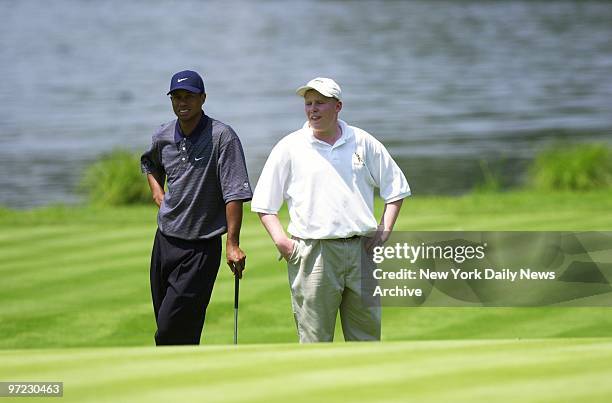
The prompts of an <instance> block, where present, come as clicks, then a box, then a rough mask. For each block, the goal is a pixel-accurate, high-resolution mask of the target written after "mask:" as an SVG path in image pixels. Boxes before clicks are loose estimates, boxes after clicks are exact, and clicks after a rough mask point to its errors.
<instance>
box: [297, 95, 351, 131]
mask: <svg viewBox="0 0 612 403" xmlns="http://www.w3.org/2000/svg"><path fill="white" fill-rule="evenodd" d="M341 109H342V102H340V101H338V100H337V99H336V98H329V97H326V96H324V95H322V94H321V93H319V92H318V91H315V90H308V91H306V94H304V111H305V112H306V117H307V118H308V123H309V124H310V127H311V128H312V129H313V130H314V131H318V132H327V131H329V132H330V133H331V132H332V131H333V133H335V131H336V125H337V120H338V112H340V110H341Z"/></svg>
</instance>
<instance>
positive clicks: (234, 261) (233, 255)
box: [225, 243, 246, 278]
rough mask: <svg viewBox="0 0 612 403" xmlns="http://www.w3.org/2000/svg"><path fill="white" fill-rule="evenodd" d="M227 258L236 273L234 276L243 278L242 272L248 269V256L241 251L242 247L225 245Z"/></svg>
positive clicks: (230, 244)
mask: <svg viewBox="0 0 612 403" xmlns="http://www.w3.org/2000/svg"><path fill="white" fill-rule="evenodd" d="M225 257H226V259H227V265H228V266H229V268H230V269H231V270H232V273H234V276H238V278H242V272H243V271H244V269H245V267H246V255H245V254H244V252H243V251H242V249H240V246H238V245H235V244H232V243H226V245H225Z"/></svg>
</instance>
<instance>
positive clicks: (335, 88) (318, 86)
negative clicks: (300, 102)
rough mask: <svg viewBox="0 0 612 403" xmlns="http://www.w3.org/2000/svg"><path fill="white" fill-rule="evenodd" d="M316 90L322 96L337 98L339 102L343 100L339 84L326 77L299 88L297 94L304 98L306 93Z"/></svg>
mask: <svg viewBox="0 0 612 403" xmlns="http://www.w3.org/2000/svg"><path fill="white" fill-rule="evenodd" d="M308 90H315V91H317V92H319V93H320V94H321V95H324V96H326V97H330V98H336V99H337V100H338V101H341V100H342V90H341V89H340V86H339V85H338V83H336V82H335V81H334V80H332V79H331V78H325V77H317V78H313V79H312V80H310V81H308V83H307V84H306V85H304V86H302V87H300V88H298V89H297V90H296V91H295V93H296V94H298V95H299V96H302V97H303V96H304V94H306V91H308Z"/></svg>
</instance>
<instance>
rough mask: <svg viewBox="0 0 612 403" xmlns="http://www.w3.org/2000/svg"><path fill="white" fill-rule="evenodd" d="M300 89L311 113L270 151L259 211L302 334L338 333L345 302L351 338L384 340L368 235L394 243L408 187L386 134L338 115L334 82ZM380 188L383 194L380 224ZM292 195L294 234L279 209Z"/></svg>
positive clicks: (257, 198)
mask: <svg viewBox="0 0 612 403" xmlns="http://www.w3.org/2000/svg"><path fill="white" fill-rule="evenodd" d="M297 94H298V95H300V96H303V97H304V105H305V112H306V117H307V118H308V121H307V122H306V123H305V124H304V126H303V127H302V128H301V129H300V130H298V131H295V132H293V133H291V134H289V135H288V136H286V137H284V138H283V139H282V140H281V141H279V142H278V144H277V145H276V146H275V147H274V148H273V149H272V152H271V153H270V156H269V157H268V160H267V161H266V164H265V166H264V169H263V171H262V173H261V176H260V177H259V182H258V183H257V187H256V189H255V193H254V196H253V200H252V202H251V210H252V211H254V212H257V213H259V216H260V219H261V222H262V223H263V225H264V226H265V228H266V230H267V231H268V233H269V234H270V236H271V237H272V240H273V241H274V243H275V245H276V247H277V249H278V251H279V252H280V254H281V255H282V257H284V258H285V260H286V261H287V263H288V274H289V284H290V286H291V300H292V305H293V312H294V316H295V321H296V324H297V331H298V336H299V339H300V342H302V343H307V342H318V341H333V337H334V328H335V324H336V315H337V313H338V310H340V319H341V322H342V331H343V333H344V339H345V340H347V341H365V340H380V320H381V313H380V307H379V306H373V307H372V306H366V304H364V301H363V300H362V298H361V253H362V252H363V246H362V238H361V237H363V236H365V235H371V234H374V236H373V237H371V239H370V240H369V241H368V246H369V247H371V246H372V245H373V244H380V243H382V242H384V241H386V239H387V238H388V237H389V234H390V232H391V230H392V229H393V225H394V223H395V220H396V218H397V216H398V214H399V211H400V208H401V205H402V200H403V199H404V198H405V197H407V196H409V195H410V187H409V186H408V182H407V181H406V178H405V177H404V174H403V173H402V171H401V170H400V169H399V167H398V166H397V164H396V163H395V161H393V159H392V158H391V156H390V155H389V153H388V152H387V150H386V149H385V147H384V146H383V145H382V144H381V143H380V142H379V141H378V140H376V139H375V138H374V137H372V136H371V135H370V134H368V133H367V132H365V131H363V130H361V129H359V128H357V127H353V126H349V125H348V124H346V123H345V122H343V121H342V120H339V119H338V114H339V113H340V111H341V110H342V96H341V90H340V86H339V85H338V84H337V83H336V82H334V81H333V80H331V79H329V78H315V79H313V80H311V81H309V82H308V83H307V84H306V85H305V86H302V87H300V88H298V89H297ZM375 188H379V189H380V191H379V193H380V197H381V198H382V199H383V200H384V202H385V209H384V212H383V214H382V217H381V219H380V222H379V223H378V224H377V221H376V218H375V217H374V189H375ZM285 200H286V201H287V205H288V207H289V217H290V223H289V227H288V229H287V230H288V232H289V233H290V234H291V235H292V237H291V238H289V237H288V236H287V235H286V233H285V231H284V229H283V227H282V225H281V223H280V221H279V219H278V216H277V213H278V211H279V209H280V208H281V206H282V204H283V201H285Z"/></svg>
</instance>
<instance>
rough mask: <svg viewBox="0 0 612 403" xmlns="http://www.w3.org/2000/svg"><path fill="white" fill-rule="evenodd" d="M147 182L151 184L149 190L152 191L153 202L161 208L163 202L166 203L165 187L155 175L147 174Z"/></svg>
mask: <svg viewBox="0 0 612 403" xmlns="http://www.w3.org/2000/svg"><path fill="white" fill-rule="evenodd" d="M147 181H148V182H149V188H150V189H151V195H152V196H153V201H154V202H155V204H157V207H160V206H161V203H162V201H164V196H165V194H166V193H165V192H164V185H163V183H160V182H161V181H160V180H159V179H158V178H156V177H155V175H153V174H147Z"/></svg>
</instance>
